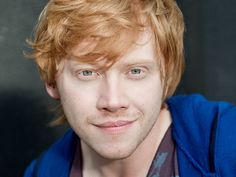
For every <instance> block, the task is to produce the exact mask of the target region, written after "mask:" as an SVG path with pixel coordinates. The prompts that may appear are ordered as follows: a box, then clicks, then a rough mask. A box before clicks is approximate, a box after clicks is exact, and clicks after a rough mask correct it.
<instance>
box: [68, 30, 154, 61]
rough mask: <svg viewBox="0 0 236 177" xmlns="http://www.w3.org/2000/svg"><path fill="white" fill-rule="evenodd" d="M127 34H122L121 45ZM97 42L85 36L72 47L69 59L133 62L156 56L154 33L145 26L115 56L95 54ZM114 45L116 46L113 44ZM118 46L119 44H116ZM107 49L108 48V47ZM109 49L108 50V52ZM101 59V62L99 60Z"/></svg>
mask: <svg viewBox="0 0 236 177" xmlns="http://www.w3.org/2000/svg"><path fill="white" fill-rule="evenodd" d="M128 37H129V34H128V33H127V34H124V35H123V36H122V38H121V41H119V42H121V45H122V44H123V43H125V42H126V38H128ZM114 43H115V42H114ZM98 45H99V43H98V41H97V39H95V38H87V39H85V40H83V41H82V42H81V43H79V44H78V45H77V46H75V47H74V48H72V50H71V54H70V59H74V60H76V61H77V62H79V63H89V64H95V65H96V64H98V62H99V63H104V64H106V63H112V65H113V64H115V63H117V62H118V63H119V62H120V60H122V61H124V60H125V61H126V62H135V61H136V60H137V59H142V60H143V59H155V58H156V45H155V40H154V34H153V32H152V30H151V29H150V28H145V29H144V30H143V31H141V32H140V33H139V35H138V37H137V38H136V40H135V41H133V42H132V44H131V45H127V47H128V48H126V49H125V50H121V51H122V53H119V54H118V55H117V56H118V57H117V58H109V56H108V57H107V56H106V55H105V54H104V55H103V54H101V55H99V54H98V55H96V53H95V52H94V51H96V48H97V47H102V46H98ZM113 47H116V46H113ZM117 47H120V46H117ZM108 50H109V48H108ZM109 52H111V51H108V53H109ZM112 60H113V61H112ZM101 61H102V62H101Z"/></svg>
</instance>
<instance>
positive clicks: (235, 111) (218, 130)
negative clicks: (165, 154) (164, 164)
mask: <svg viewBox="0 0 236 177" xmlns="http://www.w3.org/2000/svg"><path fill="white" fill-rule="evenodd" d="M167 103H168V106H169V109H170V112H171V115H172V119H173V137H174V139H175V141H176V142H177V146H178V147H179V149H181V152H183V153H182V154H184V156H187V159H188V160H189V161H191V163H193V164H195V166H197V167H198V168H199V171H204V173H206V172H209V171H210V161H211V160H209V157H210V156H212V159H213V163H214V164H213V165H214V168H215V169H214V170H215V171H216V172H217V173H218V174H221V175H222V176H226V177H228V176H229V177H231V176H235V175H236V160H235V159H236V154H235V153H234V152H235V151H236V128H235V125H236V107H235V106H234V105H232V104H230V103H227V102H216V101H209V100H207V99H206V98H204V97H203V96H201V95H198V94H194V95H190V96H175V97H172V98H170V99H169V100H168V101H167ZM211 146H212V147H213V151H212V152H211V150H212V147H211ZM211 153H212V154H211ZM222 162H224V163H222Z"/></svg>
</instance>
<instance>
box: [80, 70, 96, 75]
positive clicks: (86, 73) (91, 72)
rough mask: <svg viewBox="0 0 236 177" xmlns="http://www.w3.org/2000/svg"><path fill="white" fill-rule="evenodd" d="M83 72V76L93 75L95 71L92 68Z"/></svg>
mask: <svg viewBox="0 0 236 177" xmlns="http://www.w3.org/2000/svg"><path fill="white" fill-rule="evenodd" d="M81 74H82V75H83V76H92V75H93V71H90V70H84V71H82V72H81Z"/></svg>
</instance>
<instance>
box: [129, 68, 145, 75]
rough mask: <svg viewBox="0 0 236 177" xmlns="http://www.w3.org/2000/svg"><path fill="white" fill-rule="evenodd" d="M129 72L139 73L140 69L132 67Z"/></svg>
mask: <svg viewBox="0 0 236 177" xmlns="http://www.w3.org/2000/svg"><path fill="white" fill-rule="evenodd" d="M130 72H131V74H140V73H141V72H142V70H141V69H139V68H134V69H131V70H130Z"/></svg>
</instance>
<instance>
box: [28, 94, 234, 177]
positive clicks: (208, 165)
mask: <svg viewBox="0 0 236 177" xmlns="http://www.w3.org/2000/svg"><path fill="white" fill-rule="evenodd" d="M167 104H168V107H169V110H170V112H171V116H172V121H173V122H172V135H173V139H174V140H175V142H176V146H177V157H178V166H179V173H180V177H236V107H235V106H233V105H231V104H229V103H226V102H211V101H208V100H206V99H205V98H204V97H202V96H201V95H190V96H175V97H171V98H170V99H168V100H167ZM77 141H78V137H77V136H76V135H75V133H74V132H73V131H72V130H70V131H68V132H67V133H66V134H65V135H64V137H62V138H61V139H59V140H58V141H57V142H56V143H55V144H54V145H53V146H51V147H50V149H49V150H48V151H46V152H45V153H44V154H42V155H41V156H40V158H39V159H37V160H35V161H33V162H32V163H31V164H30V166H29V167H28V168H27V170H26V172H25V175H24V177H69V173H70V168H71V165H72V161H73V157H74V153H75V147H76V142H77Z"/></svg>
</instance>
